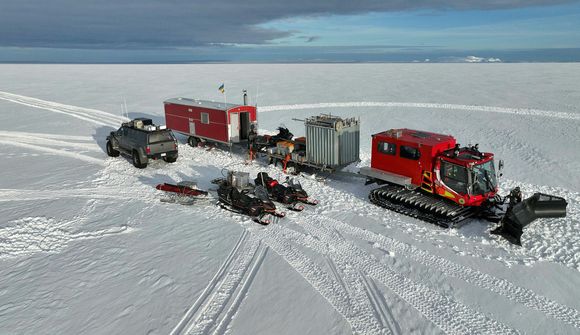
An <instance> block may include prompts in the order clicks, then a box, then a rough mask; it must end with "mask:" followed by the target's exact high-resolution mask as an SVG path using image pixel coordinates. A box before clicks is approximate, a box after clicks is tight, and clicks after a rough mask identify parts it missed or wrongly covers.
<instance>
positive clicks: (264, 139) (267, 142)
mask: <svg viewBox="0 0 580 335" xmlns="http://www.w3.org/2000/svg"><path fill="white" fill-rule="evenodd" d="M293 137H294V134H292V133H291V132H290V130H288V128H286V127H278V134H276V135H259V136H256V137H255V142H254V143H253V146H254V147H255V148H256V149H258V150H263V149H265V148H269V147H275V146H276V143H278V142H280V141H289V140H292V138H293Z"/></svg>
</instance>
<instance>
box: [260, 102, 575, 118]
mask: <svg viewBox="0 0 580 335" xmlns="http://www.w3.org/2000/svg"><path fill="white" fill-rule="evenodd" d="M352 107H401V108H429V109H446V110H465V111H470V112H490V113H505V114H516V115H528V116H542V117H550V118H559V119H567V120H580V114H573V113H565V112H556V111H549V110H541V109H534V108H509V107H494V106H478V105H457V104H440V103H422V102H371V101H359V102H322V103H312V104H294V105H273V106H262V107H258V112H264V113H266V112H274V111H285V110H302V109H320V108H352Z"/></svg>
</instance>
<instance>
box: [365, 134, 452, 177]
mask: <svg viewBox="0 0 580 335" xmlns="http://www.w3.org/2000/svg"><path fill="white" fill-rule="evenodd" d="M385 142H386V143H391V144H395V145H396V151H395V153H394V154H393V155H391V154H386V153H383V152H381V151H380V150H379V145H380V144H381V143H385ZM456 143H457V142H456V141H455V138H453V136H450V135H442V134H436V133H430V132H425V131H417V130H413V129H391V130H389V131H385V132H382V133H378V134H375V135H373V139H372V155H371V167H372V168H375V169H379V170H382V171H388V172H391V173H395V174H398V175H401V176H405V177H410V178H411V183H412V184H413V185H417V186H419V185H421V180H422V178H423V171H433V166H434V164H435V159H436V157H438V156H439V154H440V153H441V152H443V151H445V150H448V149H452V148H454V147H455V144H456ZM401 146H408V147H412V148H415V149H417V150H419V152H420V157H419V159H418V160H413V159H408V158H404V157H401V156H400V152H401Z"/></svg>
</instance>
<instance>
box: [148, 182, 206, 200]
mask: <svg viewBox="0 0 580 335" xmlns="http://www.w3.org/2000/svg"><path fill="white" fill-rule="evenodd" d="M155 188H156V189H158V190H160V191H165V192H172V193H176V194H179V195H185V196H190V197H198V196H206V195H207V194H208V193H207V191H203V190H198V189H197V188H194V187H191V186H188V185H174V184H168V183H164V184H159V185H157V186H155Z"/></svg>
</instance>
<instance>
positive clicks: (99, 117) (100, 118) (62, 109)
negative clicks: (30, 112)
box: [0, 91, 128, 127]
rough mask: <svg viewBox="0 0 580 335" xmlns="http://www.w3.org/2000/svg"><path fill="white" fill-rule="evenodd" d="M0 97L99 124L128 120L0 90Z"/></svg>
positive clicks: (114, 123)
mask: <svg viewBox="0 0 580 335" xmlns="http://www.w3.org/2000/svg"><path fill="white" fill-rule="evenodd" d="M0 99H2V100H6V101H10V102H14V103H17V104H21V105H24V106H28V107H33V108H38V109H44V110H47V111H51V112H54V113H59V114H65V115H68V116H71V117H74V118H77V119H80V120H83V121H88V122H91V123H94V124H96V125H100V126H114V127H117V126H118V125H119V124H120V123H121V122H126V121H128V119H127V118H125V117H122V116H117V115H114V114H110V113H107V112H103V111H100V110H97V109H89V108H83V107H77V106H72V105H65V104H61V103H58V102H53V101H47V100H41V99H36V98H32V97H27V96H24V95H18V94H13V93H8V92H3V91H0Z"/></svg>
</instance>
